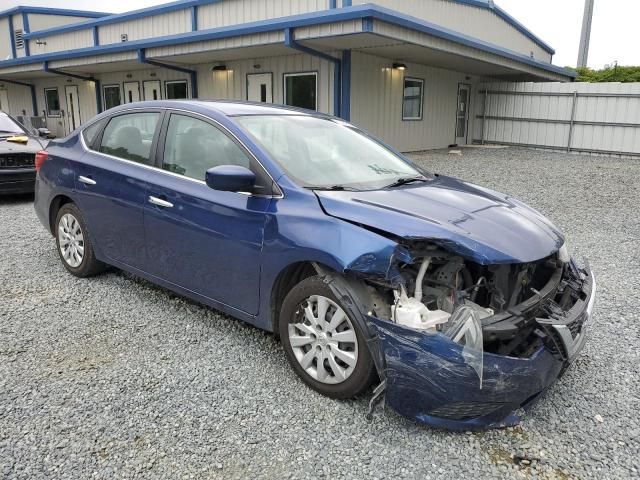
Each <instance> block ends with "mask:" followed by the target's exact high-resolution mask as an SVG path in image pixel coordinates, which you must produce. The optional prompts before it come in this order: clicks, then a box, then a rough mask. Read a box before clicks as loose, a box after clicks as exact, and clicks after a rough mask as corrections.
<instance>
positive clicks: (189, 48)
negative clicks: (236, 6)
mask: <svg viewBox="0 0 640 480" xmlns="http://www.w3.org/2000/svg"><path fill="white" fill-rule="evenodd" d="M283 42H284V33H283V32H282V31H276V32H266V33H259V34H255V35H244V36H242V37H232V38H225V39H221V40H207V41H204V42H195V43H188V44H183V45H169V46H166V47H159V48H149V49H148V50H147V58H152V57H166V56H169V55H183V54H187V53H199V52H209V51H211V52H212V54H211V61H215V53H214V52H215V51H216V50H225V49H229V48H241V47H250V46H256V45H271V44H276V43H277V44H282V43H283Z"/></svg>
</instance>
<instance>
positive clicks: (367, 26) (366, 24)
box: [362, 17, 373, 33]
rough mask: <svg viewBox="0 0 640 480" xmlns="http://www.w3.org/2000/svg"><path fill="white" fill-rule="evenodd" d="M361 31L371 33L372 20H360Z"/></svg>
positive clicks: (369, 18)
mask: <svg viewBox="0 0 640 480" xmlns="http://www.w3.org/2000/svg"><path fill="white" fill-rule="evenodd" d="M362 31H363V32H369V33H370V32H373V18H371V17H365V18H363V19H362Z"/></svg>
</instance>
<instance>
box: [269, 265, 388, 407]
mask: <svg viewBox="0 0 640 480" xmlns="http://www.w3.org/2000/svg"><path fill="white" fill-rule="evenodd" d="M354 318H355V315H354V312H353V311H352V310H351V308H350V307H349V306H347V305H344V304H343V303H342V302H341V301H340V300H339V299H338V298H337V297H336V295H335V294H334V293H333V290H332V289H331V287H329V285H327V284H326V283H325V282H324V281H323V279H322V277H320V276H314V277H309V278H307V279H305V280H303V281H302V282H300V283H299V284H297V285H296V286H295V287H293V289H292V290H291V291H290V292H289V294H288V295H287V296H286V298H285V300H284V302H283V304H282V308H281V310H280V319H279V326H278V327H279V328H278V330H279V333H280V338H281V339H282V344H283V346H284V351H285V354H286V356H287V360H288V361H289V363H290V364H291V366H292V368H293V369H294V370H295V372H296V373H297V374H298V376H299V377H300V378H301V379H302V380H303V381H304V382H305V383H306V384H307V385H308V386H310V387H311V388H313V389H314V390H316V391H317V392H319V393H322V394H323V395H326V396H328V397H331V398H338V399H345V398H353V397H355V396H357V395H359V394H361V393H363V392H364V391H365V390H366V389H367V388H368V387H369V386H370V385H371V382H372V380H373V378H374V375H375V369H374V364H373V360H372V358H371V354H370V353H369V349H368V347H367V344H366V341H365V337H364V334H363V332H362V330H361V329H360V327H359V325H358V323H357V322H356V321H355V320H354Z"/></svg>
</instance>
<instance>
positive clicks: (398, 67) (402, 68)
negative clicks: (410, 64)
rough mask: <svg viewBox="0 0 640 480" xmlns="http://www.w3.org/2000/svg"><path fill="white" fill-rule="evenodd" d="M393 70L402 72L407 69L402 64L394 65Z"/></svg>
mask: <svg viewBox="0 0 640 480" xmlns="http://www.w3.org/2000/svg"><path fill="white" fill-rule="evenodd" d="M393 69H394V70H400V71H403V70H406V69H407V66H406V65H405V64H404V63H394V64H393Z"/></svg>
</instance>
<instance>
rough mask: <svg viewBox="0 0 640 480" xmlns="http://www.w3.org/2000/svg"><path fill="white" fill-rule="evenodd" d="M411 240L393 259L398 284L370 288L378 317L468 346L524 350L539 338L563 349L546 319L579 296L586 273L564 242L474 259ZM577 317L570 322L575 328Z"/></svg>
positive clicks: (531, 349) (511, 352)
mask: <svg viewBox="0 0 640 480" xmlns="http://www.w3.org/2000/svg"><path fill="white" fill-rule="evenodd" d="M412 247H413V248H412V254H413V257H414V259H415V262H414V263H411V264H402V265H400V266H399V271H400V273H401V276H402V281H401V282H400V284H399V286H398V287H397V288H395V289H390V290H389V289H384V290H382V289H380V288H379V287H378V288H376V291H377V295H378V298H377V301H376V304H377V305H378V308H376V314H377V316H378V317H379V318H383V319H387V320H390V321H392V322H394V323H397V324H398V325H402V326H405V327H408V328H411V329H415V330H420V331H424V332H432V333H437V332H439V333H442V334H444V335H445V336H447V337H449V338H450V339H452V340H453V341H455V342H457V343H461V344H462V345H465V346H466V347H469V348H471V349H473V350H474V351H477V350H480V351H486V352H490V353H495V354H500V355H506V356H512V357H521V358H526V357H529V356H531V355H532V354H533V353H535V352H536V351H537V350H538V349H539V348H540V347H541V346H542V345H545V346H547V347H548V348H549V350H551V351H553V352H555V353H557V354H558V355H559V356H564V357H566V356H567V352H566V351H564V350H566V349H563V346H562V342H561V339H559V338H558V335H557V331H556V330H555V329H553V328H551V325H552V324H556V323H557V322H559V321H560V322H561V321H562V319H563V318H564V317H565V314H566V312H568V311H569V310H570V309H571V307H572V306H573V305H574V304H575V303H576V302H577V301H578V300H579V299H584V293H583V289H582V286H583V283H584V279H585V276H584V274H583V273H582V272H580V271H579V270H578V268H577V267H576V266H575V264H574V263H573V262H572V261H571V259H570V257H569V255H568V253H567V252H566V249H565V248H564V247H563V248H562V249H561V250H560V251H559V252H558V253H556V254H554V255H552V256H550V257H547V258H544V259H542V260H539V261H536V262H532V263H524V264H501V265H479V264H476V263H473V262H470V261H467V260H465V259H463V258H462V257H460V256H457V255H454V254H451V253H449V252H447V251H445V250H443V249H442V248H439V247H437V246H434V245H428V244H427V245H418V246H416V245H413V246H412ZM380 294H382V297H383V298H380V297H379V295H380ZM576 322H577V324H576V325H570V326H569V328H570V330H571V332H572V333H573V334H574V336H575V334H578V333H579V330H580V328H581V325H580V324H579V323H580V319H579V320H577V321H576ZM576 322H574V323H576ZM480 362H481V360H480Z"/></svg>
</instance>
